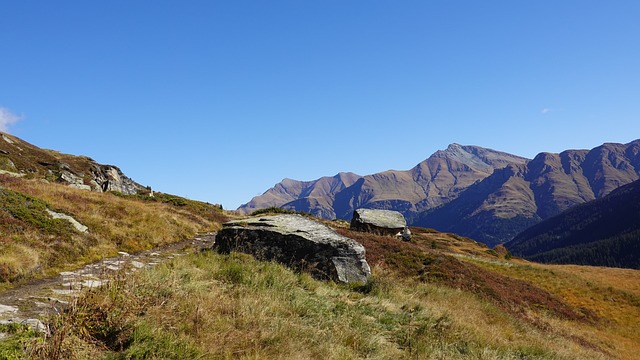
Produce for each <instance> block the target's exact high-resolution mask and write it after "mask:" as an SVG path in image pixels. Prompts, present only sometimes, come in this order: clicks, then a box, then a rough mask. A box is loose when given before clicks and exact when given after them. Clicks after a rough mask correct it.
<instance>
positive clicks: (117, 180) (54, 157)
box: [0, 132, 149, 195]
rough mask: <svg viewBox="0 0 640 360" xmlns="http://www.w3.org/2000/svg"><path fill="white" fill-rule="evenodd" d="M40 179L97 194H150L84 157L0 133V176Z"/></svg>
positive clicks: (110, 167)
mask: <svg viewBox="0 0 640 360" xmlns="http://www.w3.org/2000/svg"><path fill="white" fill-rule="evenodd" d="M2 173H4V174H9V175H12V176H18V177H26V178H31V179H32V178H40V179H45V180H47V181H51V182H57V183H61V184H66V185H69V186H72V187H76V188H80V189H84V190H93V191H98V192H103V191H115V192H119V193H123V194H128V195H133V194H137V193H145V194H146V193H149V190H148V189H146V188H145V187H144V186H142V185H140V184H138V183H136V182H135V181H133V180H131V179H130V178H128V177H127V176H125V175H124V174H123V173H122V171H120V169H119V168H118V167H116V166H113V165H102V164H98V163H97V162H96V161H95V160H93V159H91V158H89V157H86V156H74V155H67V154H62V153H59V152H57V151H54V150H46V149H41V148H39V147H37V146H34V145H32V144H29V143H28V142H26V141H24V140H22V139H19V138H17V137H15V136H12V135H9V134H6V133H2V132H0V174H2Z"/></svg>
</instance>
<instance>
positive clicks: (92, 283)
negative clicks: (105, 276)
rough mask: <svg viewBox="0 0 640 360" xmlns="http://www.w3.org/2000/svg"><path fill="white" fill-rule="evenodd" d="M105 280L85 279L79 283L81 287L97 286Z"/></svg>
mask: <svg viewBox="0 0 640 360" xmlns="http://www.w3.org/2000/svg"><path fill="white" fill-rule="evenodd" d="M106 282H107V280H85V281H83V282H82V283H80V285H82V287H88V288H97V287H100V286H102V285H104V284H105V283H106Z"/></svg>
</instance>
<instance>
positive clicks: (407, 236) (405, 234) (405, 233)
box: [399, 226, 411, 241]
mask: <svg viewBox="0 0 640 360" xmlns="http://www.w3.org/2000/svg"><path fill="white" fill-rule="evenodd" d="M399 235H400V237H401V238H402V240H404V241H411V230H409V227H408V226H405V227H404V231H402V234H399Z"/></svg>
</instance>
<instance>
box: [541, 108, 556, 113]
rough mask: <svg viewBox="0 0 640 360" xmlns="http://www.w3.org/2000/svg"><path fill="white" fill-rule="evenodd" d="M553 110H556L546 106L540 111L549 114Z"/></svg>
mask: <svg viewBox="0 0 640 360" xmlns="http://www.w3.org/2000/svg"><path fill="white" fill-rule="evenodd" d="M552 111H554V110H553V109H549V108H544V109H542V110H541V111H540V112H541V113H543V114H548V113H550V112H552Z"/></svg>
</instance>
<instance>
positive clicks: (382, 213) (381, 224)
mask: <svg viewBox="0 0 640 360" xmlns="http://www.w3.org/2000/svg"><path fill="white" fill-rule="evenodd" d="M406 226H407V221H406V220H405V218H404V216H402V214H401V213H400V212H398V211H393V210H374V209H357V210H356V211H354V212H353V217H352V218H351V227H350V229H351V230H354V231H362V232H369V233H372V234H376V235H383V236H384V235H387V236H395V235H397V234H398V233H402V232H403V231H404V229H405V227H406Z"/></svg>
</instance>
